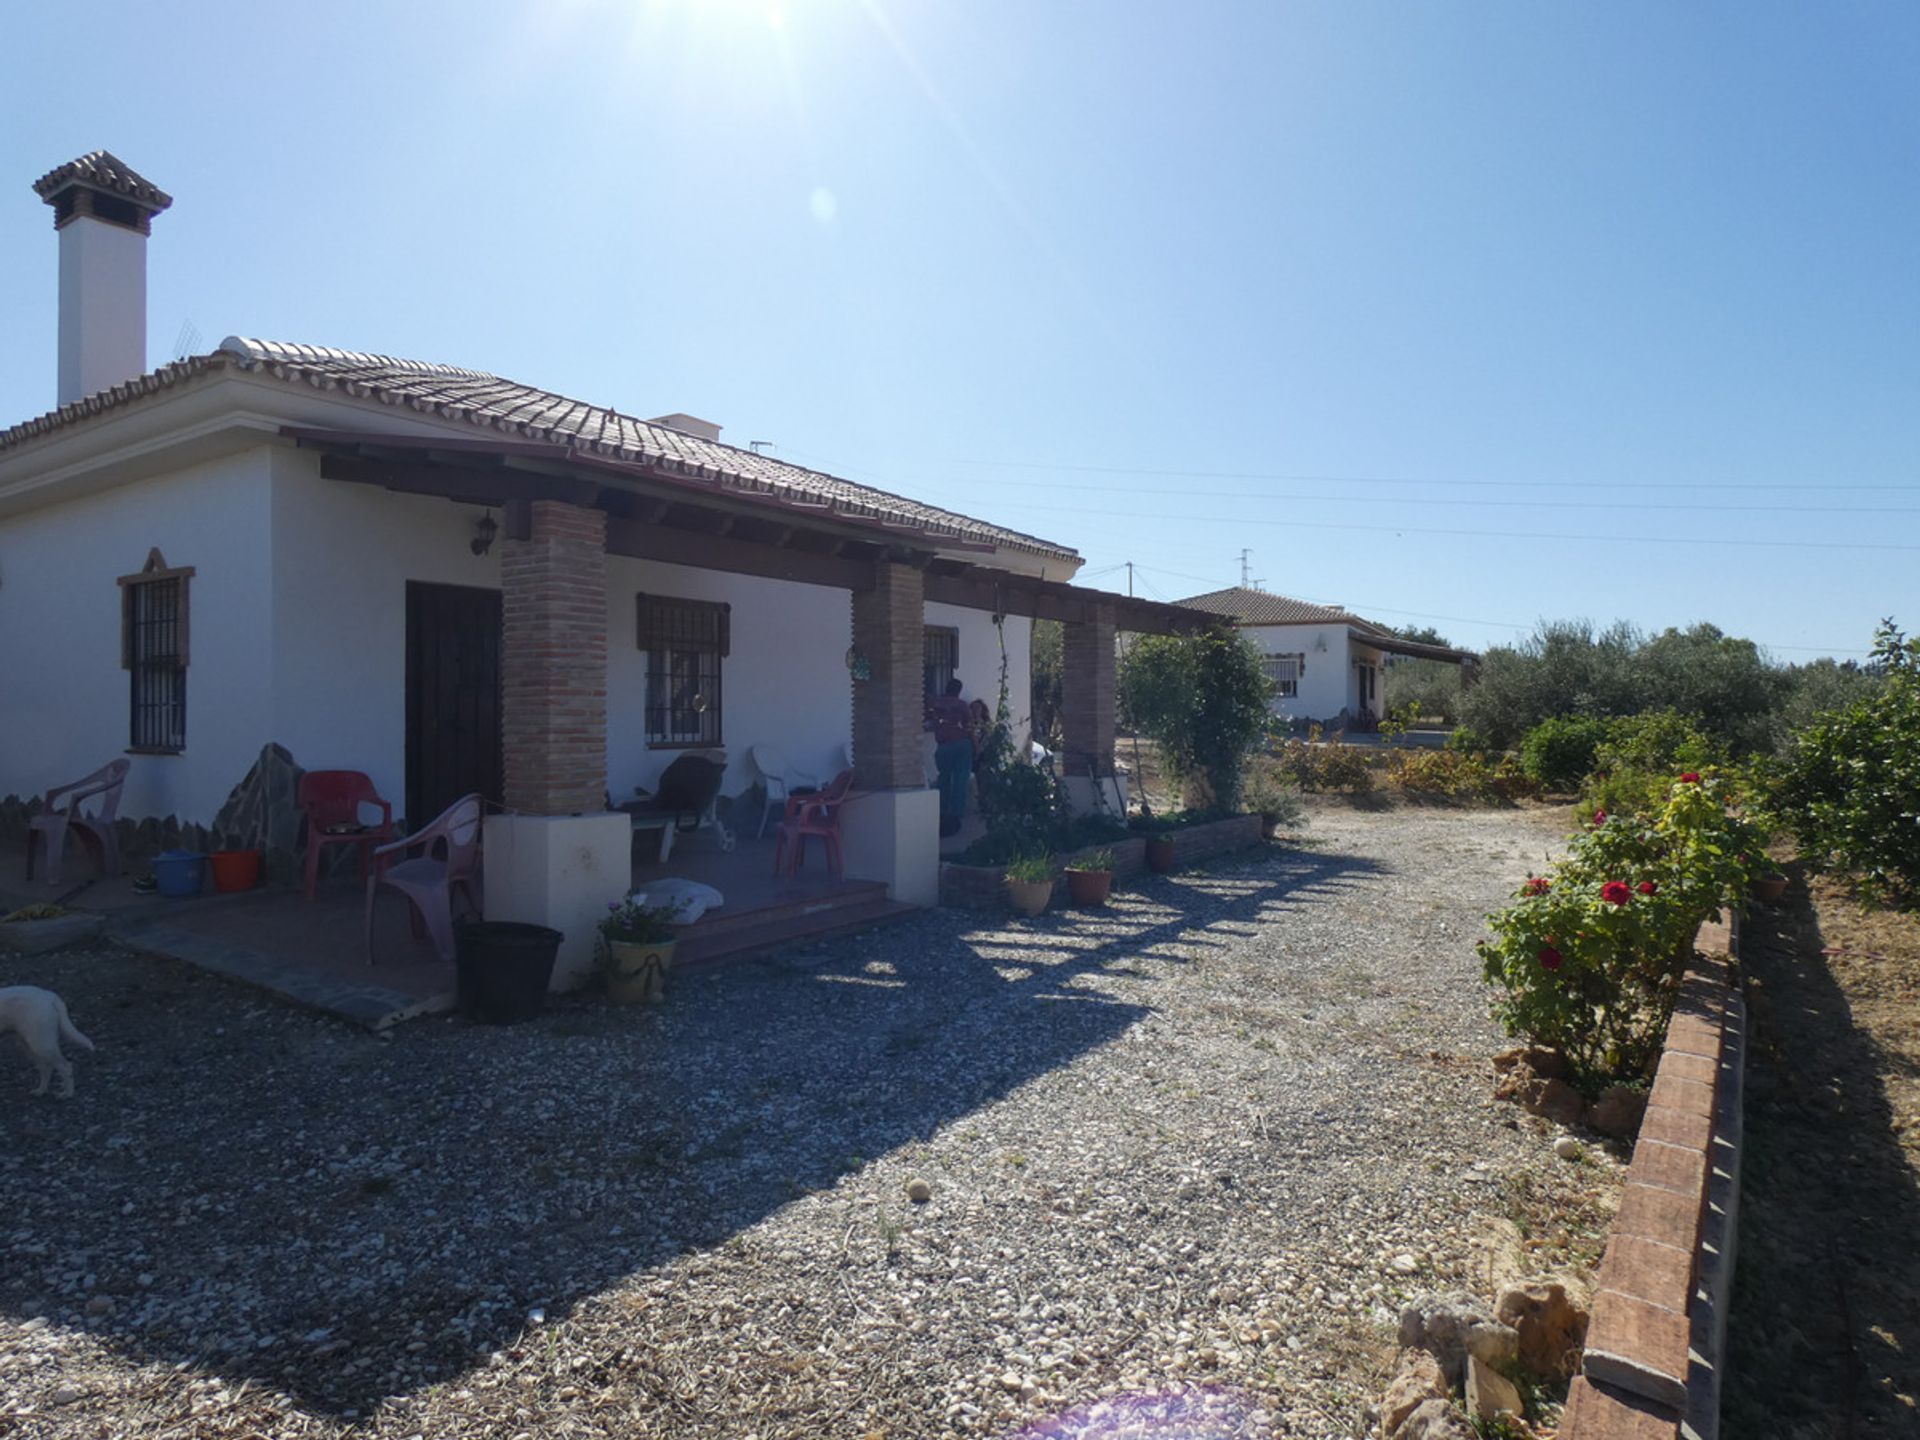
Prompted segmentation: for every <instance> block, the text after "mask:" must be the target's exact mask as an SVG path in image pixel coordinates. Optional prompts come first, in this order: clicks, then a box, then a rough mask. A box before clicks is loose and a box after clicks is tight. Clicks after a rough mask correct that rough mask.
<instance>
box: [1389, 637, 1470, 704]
mask: <svg viewBox="0 0 1920 1440" xmlns="http://www.w3.org/2000/svg"><path fill="white" fill-rule="evenodd" d="M1436 643H1438V644H1442V645H1444V644H1445V643H1446V641H1444V640H1441V641H1437V642H1436ZM1460 693H1461V692H1460V667H1459V666H1458V665H1455V664H1452V663H1451V662H1449V661H1446V660H1411V659H1397V660H1395V661H1394V662H1393V664H1391V665H1389V666H1387V673H1386V677H1385V679H1384V680H1383V681H1382V683H1381V687H1380V696H1381V701H1382V703H1383V704H1384V705H1385V706H1386V708H1387V710H1388V711H1389V712H1393V711H1405V710H1408V709H1411V710H1412V712H1413V714H1414V715H1415V717H1417V718H1419V719H1427V718H1432V719H1435V720H1438V721H1440V722H1441V723H1442V724H1447V723H1450V722H1452V720H1453V719H1454V718H1455V717H1456V716H1457V715H1458V714H1459V712H1460Z"/></svg>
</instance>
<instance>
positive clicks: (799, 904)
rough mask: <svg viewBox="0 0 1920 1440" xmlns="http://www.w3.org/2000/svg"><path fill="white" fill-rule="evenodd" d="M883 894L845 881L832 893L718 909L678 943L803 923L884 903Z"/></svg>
mask: <svg viewBox="0 0 1920 1440" xmlns="http://www.w3.org/2000/svg"><path fill="white" fill-rule="evenodd" d="M886 894H887V887H886V886H885V885H884V884H883V883H882V882H880V881H878V880H848V881H846V882H844V883H843V884H840V885H837V886H835V887H834V888H833V889H832V890H816V891H803V892H801V893H799V894H795V895H790V896H785V897H774V898H772V899H768V900H765V901H760V902H757V903H749V904H746V905H743V906H738V907H730V906H726V905H722V906H721V907H720V908H719V909H718V910H709V911H708V912H707V913H706V914H705V915H702V916H701V917H700V918H699V919H698V920H697V921H695V922H694V923H693V924H692V925H689V926H688V927H687V928H686V929H685V930H684V931H682V932H681V942H682V943H683V944H684V943H685V942H686V941H689V940H695V939H702V940H703V939H705V938H706V937H707V936H709V935H724V934H726V933H727V932H728V931H730V930H744V929H747V928H749V927H753V926H760V925H769V924H774V923H778V922H789V923H793V922H799V921H804V920H806V919H807V918H809V917H811V916H814V915H824V914H827V913H829V912H831V911H834V910H842V909H846V908H849V907H851V906H854V905H870V904H872V903H873V902H874V901H875V900H883V899H885V898H886Z"/></svg>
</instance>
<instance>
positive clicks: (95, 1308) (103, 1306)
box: [87, 1295, 113, 1320]
mask: <svg viewBox="0 0 1920 1440" xmlns="http://www.w3.org/2000/svg"><path fill="white" fill-rule="evenodd" d="M112 1309H113V1301H111V1300H109V1299H108V1298H107V1297H106V1296H105V1295H96V1296H94V1297H93V1298H92V1299H91V1300H89V1301H87V1315H88V1316H89V1318H91V1319H94V1320H98V1319H99V1318H100V1317H101V1316H102V1315H105V1314H108V1313H109V1312H111V1311H112Z"/></svg>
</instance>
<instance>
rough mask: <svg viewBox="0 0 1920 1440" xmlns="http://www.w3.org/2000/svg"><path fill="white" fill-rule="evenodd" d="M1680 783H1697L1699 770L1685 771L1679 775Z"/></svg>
mask: <svg viewBox="0 0 1920 1440" xmlns="http://www.w3.org/2000/svg"><path fill="white" fill-rule="evenodd" d="M1680 783H1681V784H1682V785H1698V784H1699V783H1700V772H1699V771H1698V770H1689V771H1687V773H1686V774H1684V775H1682V776H1681V777H1680Z"/></svg>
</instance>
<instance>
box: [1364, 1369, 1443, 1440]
mask: <svg viewBox="0 0 1920 1440" xmlns="http://www.w3.org/2000/svg"><path fill="white" fill-rule="evenodd" d="M1446 1398H1447V1377H1446V1376H1445V1375H1443V1374H1441V1373H1440V1362H1439V1361H1437V1360H1435V1359H1434V1358H1433V1356H1431V1355H1429V1354H1428V1353H1427V1352H1426V1351H1425V1350H1408V1351H1406V1352H1404V1353H1403V1354H1402V1355H1401V1356H1400V1371H1399V1373H1398V1374H1397V1375H1395V1376H1394V1377H1393V1383H1392V1384H1391V1385H1389V1386H1388V1387H1387V1394H1386V1398H1385V1399H1384V1400H1382V1401H1381V1402H1380V1436H1381V1440H1393V1436H1394V1432H1395V1431H1397V1430H1398V1429H1399V1428H1400V1427H1401V1425H1402V1424H1404V1423H1405V1422H1406V1418H1407V1417H1408V1416H1409V1415H1411V1414H1412V1413H1413V1412H1414V1411H1415V1410H1417V1409H1419V1408H1420V1406H1421V1405H1422V1404H1424V1403H1425V1402H1426V1401H1428V1400H1439V1401H1441V1402H1443V1403H1444V1402H1445V1400H1446Z"/></svg>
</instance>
